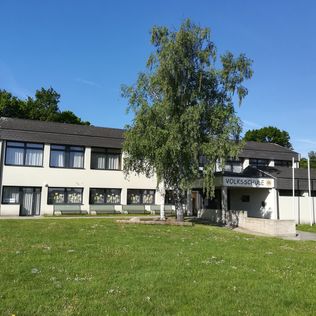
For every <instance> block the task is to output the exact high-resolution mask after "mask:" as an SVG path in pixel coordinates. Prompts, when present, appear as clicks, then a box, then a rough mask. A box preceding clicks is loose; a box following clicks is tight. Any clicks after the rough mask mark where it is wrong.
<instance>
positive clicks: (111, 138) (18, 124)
mask: <svg viewBox="0 0 316 316" xmlns="http://www.w3.org/2000/svg"><path fill="white" fill-rule="evenodd" d="M123 133H124V130H123V129H116V128H106V127H95V126H87V125H75V124H66V123H56V122H47V121H35V120H24V119H16V118H7V117H1V118H0V138H1V139H6V140H16V141H29V142H40V143H48V144H68V145H82V146H96V147H110V148H122V144H123V140H124V137H123ZM239 157H241V158H257V159H277V160H292V157H294V159H295V160H296V161H298V160H299V154H298V153H297V152H294V151H292V150H290V149H288V148H285V147H282V146H279V145H277V144H271V143H258V142H246V144H245V147H244V149H243V150H242V151H241V153H240V155H239Z"/></svg>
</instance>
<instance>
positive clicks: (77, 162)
mask: <svg viewBox="0 0 316 316" xmlns="http://www.w3.org/2000/svg"><path fill="white" fill-rule="evenodd" d="M83 162H84V147H78V146H66V145H51V146H50V167H54V168H75V169H82V168H83Z"/></svg>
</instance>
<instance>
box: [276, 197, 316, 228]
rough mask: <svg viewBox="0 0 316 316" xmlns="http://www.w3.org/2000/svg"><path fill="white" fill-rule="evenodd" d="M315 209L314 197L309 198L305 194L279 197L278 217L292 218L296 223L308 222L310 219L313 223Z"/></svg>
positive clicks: (315, 198)
mask: <svg viewBox="0 0 316 316" xmlns="http://www.w3.org/2000/svg"><path fill="white" fill-rule="evenodd" d="M293 199H294V203H293ZM310 199H311V200H310ZM293 204H294V205H293ZM315 211H316V197H312V198H309V197H308V196H306V195H305V196H295V197H294V198H293V197H292V196H280V197H279V215H280V219H292V220H295V222H296V223H297V224H310V222H311V220H312V222H313V223H315Z"/></svg>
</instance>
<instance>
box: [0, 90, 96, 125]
mask: <svg viewBox="0 0 316 316" xmlns="http://www.w3.org/2000/svg"><path fill="white" fill-rule="evenodd" d="M59 99H60V94H58V93H57V92H56V91H55V90H54V89H53V88H49V89H44V88H41V90H37V91H36V93H35V98H31V97H28V98H27V99H26V100H21V99H18V98H17V97H15V96H13V95H12V94H11V93H9V92H7V91H6V90H0V116H6V117H15V118H24V119H31V120H40V121H54V122H61V123H72V124H81V125H90V123H89V122H85V121H82V120H81V119H80V118H79V117H77V116H76V115H75V114H74V113H73V112H71V111H61V110H60V109H59Z"/></svg>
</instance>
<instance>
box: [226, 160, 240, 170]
mask: <svg viewBox="0 0 316 316" xmlns="http://www.w3.org/2000/svg"><path fill="white" fill-rule="evenodd" d="M224 170H225V171H230V172H237V173H240V172H242V161H241V160H240V159H227V161H226V162H225V168H224Z"/></svg>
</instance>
